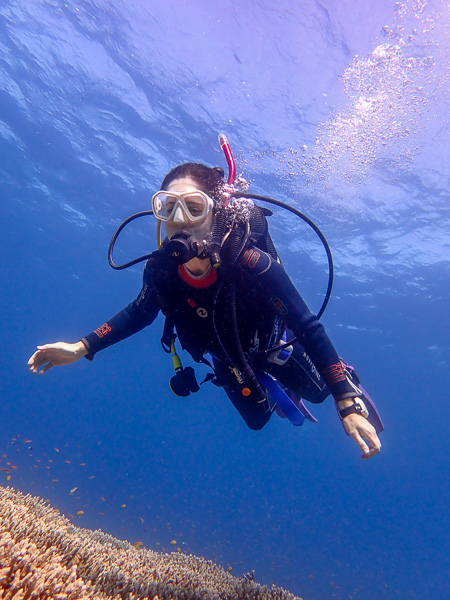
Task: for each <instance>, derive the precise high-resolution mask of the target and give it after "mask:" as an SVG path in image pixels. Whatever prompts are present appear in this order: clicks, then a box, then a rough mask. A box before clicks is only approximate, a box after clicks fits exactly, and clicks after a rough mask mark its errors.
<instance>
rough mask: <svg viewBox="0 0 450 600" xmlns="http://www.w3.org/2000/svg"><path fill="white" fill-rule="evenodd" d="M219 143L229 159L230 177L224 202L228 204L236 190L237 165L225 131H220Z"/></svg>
mask: <svg viewBox="0 0 450 600" xmlns="http://www.w3.org/2000/svg"><path fill="white" fill-rule="evenodd" d="M219 144H220V147H221V148H222V150H223V153H224V154H225V158H226V159H227V164H228V179H227V183H226V186H225V198H224V204H225V206H227V204H228V201H229V199H230V195H231V194H232V192H233V191H234V187H233V184H234V181H235V179H236V165H235V163H234V158H233V155H232V154H231V148H230V144H229V143H228V140H227V138H226V137H225V135H224V134H223V133H219Z"/></svg>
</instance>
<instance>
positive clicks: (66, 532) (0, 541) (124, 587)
mask: <svg viewBox="0 0 450 600" xmlns="http://www.w3.org/2000/svg"><path fill="white" fill-rule="evenodd" d="M33 598H39V599H47V598H48V599H50V598H51V599H55V600H56V599H58V600H66V599H67V600H88V599H93V600H107V599H110V598H117V599H119V598H122V599H127V600H128V599H129V600H132V599H136V600H137V599H139V600H150V599H153V600H200V599H201V600H299V599H295V597H294V596H293V595H292V594H291V593H289V592H287V591H285V590H283V589H281V588H277V587H275V586H272V587H271V588H268V587H266V586H262V585H259V584H257V583H255V582H253V581H250V580H249V579H248V578H246V577H242V578H237V577H234V576H232V575H230V574H229V573H228V572H226V571H225V570H224V569H222V568H221V567H219V566H218V565H215V564H214V563H213V562H211V561H208V560H205V559H203V558H199V557H196V556H192V555H187V554H183V553H178V552H174V553H171V554H163V553H158V552H153V551H152V550H145V549H140V550H138V549H136V548H135V547H134V546H132V545H131V544H129V543H128V542H122V541H120V540H118V539H116V538H114V537H112V536H110V535H107V534H105V533H103V532H102V531H90V530H88V529H81V528H79V527H75V526H74V525H72V524H71V523H70V521H69V520H68V519H66V518H65V517H64V516H62V515H61V514H59V513H58V511H57V510H55V509H53V508H52V507H51V506H49V505H48V504H46V503H45V502H44V501H42V500H40V499H39V498H36V497H33V496H30V495H23V494H21V493H20V492H18V491H16V490H14V489H12V488H9V487H8V488H4V487H1V486H0V599H5V600H7V599H8V600H10V599H11V600H19V599H21V600H22V599H23V600H27V599H33Z"/></svg>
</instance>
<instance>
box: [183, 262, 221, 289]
mask: <svg viewBox="0 0 450 600" xmlns="http://www.w3.org/2000/svg"><path fill="white" fill-rule="evenodd" d="M178 275H179V276H180V277H181V279H182V280H183V281H184V282H185V283H187V284H188V285H190V286H191V287H194V288H198V289H205V288H208V287H210V286H211V285H212V284H213V283H215V282H216V281H217V271H216V270H215V269H210V270H209V271H208V273H207V274H206V275H205V276H204V277H200V278H199V277H193V276H192V275H191V274H190V273H189V272H188V271H187V270H186V267H185V266H184V265H179V266H178Z"/></svg>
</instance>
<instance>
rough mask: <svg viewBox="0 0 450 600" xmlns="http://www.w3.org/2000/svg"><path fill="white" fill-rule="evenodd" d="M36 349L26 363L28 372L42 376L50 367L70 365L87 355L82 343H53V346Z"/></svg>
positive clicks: (46, 345)
mask: <svg viewBox="0 0 450 600" xmlns="http://www.w3.org/2000/svg"><path fill="white" fill-rule="evenodd" d="M37 348H38V349H37V351H36V352H35V353H34V354H33V356H31V357H30V359H29V361H28V363H27V364H28V370H29V371H31V373H36V374H37V375H43V374H44V373H45V372H46V371H48V370H49V369H51V368H52V367H61V366H62V365H70V364H71V363H73V362H75V361H77V360H78V359H79V358H81V357H82V356H85V355H86V354H87V353H88V350H87V348H86V346H85V345H84V344H83V342H82V341H79V342H76V343H75V344H67V343H66V342H55V343H54V344H45V345H44V346H38V347H37Z"/></svg>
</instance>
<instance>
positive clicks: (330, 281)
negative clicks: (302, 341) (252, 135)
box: [233, 192, 334, 349]
mask: <svg viewBox="0 0 450 600" xmlns="http://www.w3.org/2000/svg"><path fill="white" fill-rule="evenodd" d="M233 197H234V198H248V199H250V200H262V201H263V202H269V203H270V204H274V205H275V206H280V207H281V208H285V209H286V210H288V211H290V212H291V213H293V214H294V215H297V217H300V219H302V220H303V221H305V223H307V224H308V225H309V226H310V227H311V229H313V230H314V231H315V232H316V234H317V235H318V236H319V239H320V241H321V242H322V244H323V247H324V248H325V252H326V255H327V259H328V285H327V291H326V293H325V298H324V300H323V302H322V306H321V307H320V309H319V312H318V313H317V318H318V319H320V317H321V316H322V315H323V313H324V311H325V309H326V307H327V304H328V301H329V300H330V296H331V290H332V288H333V278H334V266H333V257H332V255H331V250H330V246H329V245H328V242H327V240H326V238H325V236H324V235H323V233H322V232H321V231H320V229H319V228H318V227H317V225H316V224H315V223H314V221H311V219H310V218H309V217H307V216H306V215H305V214H303V213H302V212H301V211H300V210H298V209H297V208H294V207H293V206H290V205H289V204H286V203H285V202H281V201H280V200H275V198H269V197H268V196H260V195H258V194H245V193H244V192H235V193H234V194H233ZM288 345H289V344H288ZM278 349H280V347H279V346H278Z"/></svg>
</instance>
